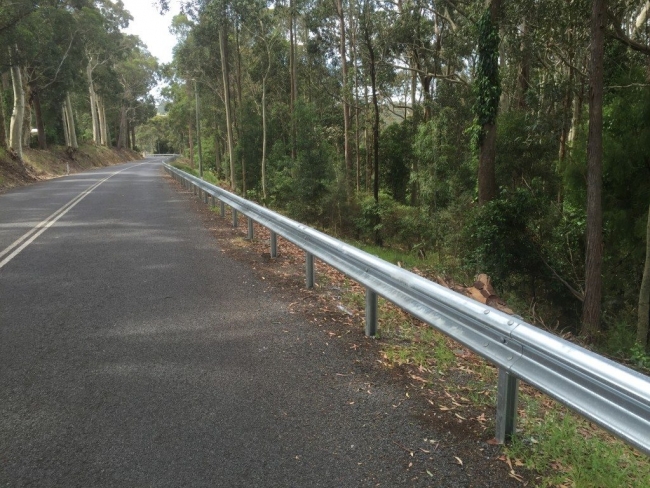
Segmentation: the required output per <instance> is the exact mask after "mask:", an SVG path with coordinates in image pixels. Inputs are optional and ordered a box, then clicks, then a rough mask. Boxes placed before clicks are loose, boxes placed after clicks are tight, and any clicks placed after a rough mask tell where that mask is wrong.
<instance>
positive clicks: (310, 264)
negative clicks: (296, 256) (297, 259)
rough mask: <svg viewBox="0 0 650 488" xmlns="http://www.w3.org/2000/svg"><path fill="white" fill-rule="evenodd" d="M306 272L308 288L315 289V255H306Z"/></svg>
mask: <svg viewBox="0 0 650 488" xmlns="http://www.w3.org/2000/svg"><path fill="white" fill-rule="evenodd" d="M305 271H306V275H307V279H306V281H307V288H309V289H311V288H313V287H314V255H313V254H312V253H310V252H306V253H305Z"/></svg>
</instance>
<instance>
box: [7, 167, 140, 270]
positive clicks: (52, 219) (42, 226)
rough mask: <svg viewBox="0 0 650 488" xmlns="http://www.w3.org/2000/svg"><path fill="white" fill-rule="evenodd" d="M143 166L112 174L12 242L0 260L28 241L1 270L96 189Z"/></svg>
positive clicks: (8, 259) (12, 255) (11, 255)
mask: <svg viewBox="0 0 650 488" xmlns="http://www.w3.org/2000/svg"><path fill="white" fill-rule="evenodd" d="M141 164H145V163H139V164H135V165H133V166H129V167H128V168H124V169H121V170H120V171H116V172H115V173H112V174H111V175H109V176H107V177H106V178H104V179H103V180H100V181H98V182H97V183H95V184H94V185H92V186H90V187H89V188H87V189H86V190H85V191H83V192H82V193H80V194H79V195H77V196H76V197H74V198H73V199H72V200H70V201H69V202H68V203H66V204H65V205H64V206H63V207H61V208H60V209H58V210H57V211H56V212H54V213H53V214H52V215H50V216H49V217H48V218H46V219H45V220H44V221H42V222H40V223H39V224H38V225H36V226H35V227H34V228H33V229H31V230H29V231H28V232H26V233H25V234H23V235H22V236H20V237H19V238H18V239H16V240H15V241H14V242H12V243H11V244H10V245H9V246H8V247H6V248H5V249H3V250H2V251H0V258H1V257H2V256H4V255H5V254H7V253H9V252H11V251H12V250H13V249H14V248H15V247H16V246H19V245H20V244H21V243H23V241H25V239H27V241H26V242H24V243H23V244H22V245H20V247H18V249H16V250H14V251H13V252H12V253H11V254H9V256H7V257H6V258H5V259H3V260H2V261H0V269H1V268H2V267H3V266H4V265H5V264H7V263H8V262H9V261H11V260H12V259H13V258H15V257H16V256H17V255H18V254H20V252H21V251H22V250H23V249H25V248H26V247H27V246H29V245H30V244H31V243H32V242H34V241H35V240H36V238H37V237H38V236H40V235H41V234H42V233H43V232H45V231H46V230H47V229H49V228H50V227H51V226H52V225H54V224H55V223H56V222H57V220H59V219H60V218H61V217H63V216H64V215H65V214H67V213H68V212H69V211H70V210H72V208H73V207H74V206H75V205H77V203H79V202H80V201H81V200H83V199H84V198H86V197H87V196H88V195H89V194H90V193H91V192H92V191H93V190H94V189H95V188H97V187H98V186H99V185H101V184H102V183H104V182H105V181H107V180H109V179H111V178H112V177H113V176H115V175H117V174H120V173H121V172H122V171H126V170H127V169H132V168H135V167H136V166H140V165H141Z"/></svg>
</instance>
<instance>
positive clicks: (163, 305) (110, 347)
mask: <svg viewBox="0 0 650 488" xmlns="http://www.w3.org/2000/svg"><path fill="white" fill-rule="evenodd" d="M288 305H289V304H288V302H287V301H286V300H284V299H283V298H282V297H281V296H280V295H279V294H278V293H277V290H274V289H273V286H272V284H270V283H264V282H261V281H259V280H258V279H256V278H255V277H254V275H253V274H252V273H251V271H250V270H249V269H247V268H246V267H245V266H244V265H243V264H241V263H238V262H235V261H233V260H231V259H229V258H227V257H226V256H224V254H223V253H222V252H220V249H219V243H218V242H216V240H215V239H214V238H213V236H212V235H211V234H210V232H209V231H208V230H207V229H206V228H205V227H204V226H203V225H202V222H201V219H200V218H199V216H198V215H197V214H196V212H193V210H192V203H191V201H190V197H189V196H188V195H184V194H182V193H180V192H178V189H177V188H176V189H175V188H174V186H173V185H171V184H170V182H169V180H168V179H167V178H166V177H165V176H164V174H163V172H162V169H161V167H160V160H155V159H148V160H144V161H138V162H133V163H127V164H125V165H120V166H114V167H110V168H103V169H101V170H94V171H91V172H86V173H82V174H78V175H73V176H69V177H65V178H59V179H56V180H52V181H49V182H43V183H39V184H36V185H33V186H31V187H27V188H23V189H19V190H13V191H10V192H8V193H6V194H4V195H0V486H12V487H13V486H65V487H72V486H84V487H95V486H98V487H99V486H129V487H131V486H170V487H171V486H174V487H179V486H206V487H207V486H210V487H239V486H241V487H274V486H278V487H321V486H322V487H356V486H504V483H505V482H506V481H507V476H505V475H503V476H501V472H500V471H499V476H496V475H493V474H491V473H488V472H486V468H485V466H484V465H481V464H476V463H474V464H472V463H471V462H468V460H467V459H466V460H465V463H464V465H462V466H461V465H460V464H459V463H458V462H457V460H456V459H455V456H454V454H455V452H454V450H453V449H452V447H444V446H443V447H441V448H440V449H433V448H432V445H431V443H430V441H429V440H430V439H440V437H441V436H443V435H445V434H443V433H440V432H435V430H432V429H433V427H432V426H431V424H430V422H429V423H427V422H423V421H422V419H421V418H419V417H418V416H416V415H414V414H413V411H411V410H410V409H409V408H408V399H407V398H405V396H404V391H403V390H402V389H400V388H399V386H397V385H395V384H393V383H391V382H390V381H384V380H382V378H381V377H377V375H376V374H375V373H372V372H369V370H368V368H367V367H365V366H364V365H363V364H358V363H355V362H354V361H352V360H351V359H350V356H349V354H348V353H347V352H346V351H344V350H339V349H337V348H335V347H330V345H329V344H328V343H327V342H326V340H325V339H326V337H325V336H324V334H323V331H322V330H320V329H319V328H318V327H314V326H313V325H310V324H308V323H307V321H306V320H305V319H304V318H301V317H300V316H298V315H291V314H289V313H288ZM405 402H406V404H405ZM471 442H474V443H476V441H471ZM479 451H480V449H479V446H477V447H476V458H477V459H482V458H481V456H482V454H481V452H479ZM503 473H505V471H504V472H503ZM493 476H495V477H493ZM513 486H514V485H513Z"/></svg>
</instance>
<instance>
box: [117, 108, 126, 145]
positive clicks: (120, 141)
mask: <svg viewBox="0 0 650 488" xmlns="http://www.w3.org/2000/svg"><path fill="white" fill-rule="evenodd" d="M124 147H126V105H125V104H124V101H122V106H121V107H120V129H119V133H118V135H117V149H123V148H124Z"/></svg>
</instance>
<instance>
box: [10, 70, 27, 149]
mask: <svg viewBox="0 0 650 488" xmlns="http://www.w3.org/2000/svg"><path fill="white" fill-rule="evenodd" d="M11 82H12V85H13V88H14V110H13V113H12V114H11V126H10V129H9V147H10V148H12V149H13V150H14V151H15V152H16V154H17V155H18V157H19V158H20V159H22V158H23V144H22V142H23V141H22V135H23V133H22V132H23V117H24V115H25V90H23V79H22V75H21V73H20V67H19V66H11Z"/></svg>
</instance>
